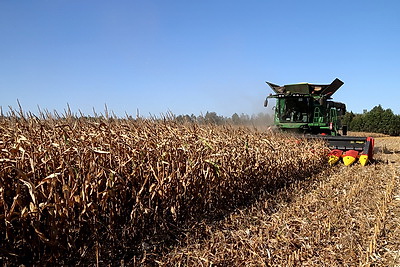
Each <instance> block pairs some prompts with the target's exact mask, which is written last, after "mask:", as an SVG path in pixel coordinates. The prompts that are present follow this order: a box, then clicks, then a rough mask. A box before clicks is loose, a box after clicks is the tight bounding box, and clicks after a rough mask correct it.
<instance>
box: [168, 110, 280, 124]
mask: <svg viewBox="0 0 400 267" xmlns="http://www.w3.org/2000/svg"><path fill="white" fill-rule="evenodd" d="M175 120H176V121H178V122H180V123H185V122H195V123H199V124H216V125H223V124H231V125H243V126H252V125H253V126H254V125H256V126H269V125H272V124H273V116H272V115H270V114H267V113H258V114H253V115H251V116H250V115H248V114H244V113H241V114H240V115H239V114H237V113H234V114H233V115H232V116H231V117H224V116H220V115H218V114H217V113H216V112H207V113H206V114H205V115H203V114H201V115H198V116H196V115H194V114H192V115H178V116H175Z"/></svg>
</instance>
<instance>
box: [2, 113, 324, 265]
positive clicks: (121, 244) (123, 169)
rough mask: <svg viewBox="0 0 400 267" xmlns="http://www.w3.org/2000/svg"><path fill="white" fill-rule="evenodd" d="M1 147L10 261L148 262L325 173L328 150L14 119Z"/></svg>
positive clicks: (8, 120)
mask: <svg viewBox="0 0 400 267" xmlns="http://www.w3.org/2000/svg"><path fill="white" fill-rule="evenodd" d="M0 148H1V150H0V153H1V154H0V235H1V237H0V240H1V241H0V242H1V243H0V255H2V256H0V259H1V260H3V262H5V263H9V264H11V265H13V264H54V263H57V264H64V265H72V264H97V265H99V264H100V265H101V264H117V265H118V264H121V265H122V264H124V262H129V263H131V264H134V265H137V264H140V263H145V262H149V261H148V259H149V258H151V257H153V258H154V257H156V256H154V255H159V254H160V253H163V251H165V250H167V251H168V250H170V248H171V247H172V246H174V244H176V243H177V242H178V241H177V240H179V239H181V238H182V237H183V236H184V235H185V231H186V230H187V229H190V227H193V226H194V225H196V224H198V223H199V222H204V221H211V222H212V221H215V220H220V219H221V218H223V217H224V216H227V215H228V214H230V213H231V212H232V211H234V210H236V209H237V208H238V207H244V206H246V205H248V203H250V202H252V201H254V200H255V199H257V198H258V197H259V196H260V194H262V193H263V192H272V191H274V190H275V189H277V188H280V187H282V186H283V185H285V184H288V183H290V182H293V181H295V180H299V179H304V178H306V177H309V176H310V175H311V174H313V173H316V172H318V171H320V170H321V169H323V168H326V158H325V153H326V148H325V144H324V143H320V142H317V141H308V140H301V139H296V138H294V137H289V136H283V135H280V134H276V133H266V132H258V131H256V130H254V129H248V128H238V127H232V126H219V127H217V126H212V125H209V126H200V125H197V124H178V123H176V122H174V121H173V120H170V119H140V118H138V119H135V120H133V119H117V118H108V116H107V118H87V117H76V116H72V115H70V114H66V115H61V116H60V115H58V114H49V113H45V114H40V116H39V117H37V116H35V115H32V114H28V115H26V114H23V113H22V112H20V113H15V112H11V114H8V115H7V116H1V117H0ZM185 229H186V230H185ZM153 263H154V262H153Z"/></svg>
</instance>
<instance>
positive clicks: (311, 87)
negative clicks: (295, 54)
mask: <svg viewBox="0 0 400 267" xmlns="http://www.w3.org/2000/svg"><path fill="white" fill-rule="evenodd" d="M267 84H268V85H269V86H270V87H271V89H272V90H273V91H274V92H275V94H270V95H269V96H268V97H267V98H266V99H265V103H264V106H265V107H266V106H267V105H268V99H269V98H275V99H276V104H275V107H274V110H275V114H274V124H275V126H276V127H278V128H279V129H281V130H283V131H289V132H294V133H297V134H304V135H305V136H307V137H308V138H322V139H324V140H326V141H327V143H328V145H329V147H330V152H329V154H328V157H329V160H328V162H329V164H331V165H333V164H335V163H336V162H338V161H340V160H342V161H343V163H344V164H345V165H351V164H353V163H354V162H355V161H357V160H358V161H359V162H360V164H361V165H366V164H367V163H368V162H369V161H370V160H372V158H373V148H374V139H373V138H371V137H353V136H351V137H350V136H346V135H347V126H346V125H342V124H341V118H342V116H343V115H344V114H345V113H346V105H345V104H343V103H341V102H334V101H332V95H333V94H334V93H335V92H336V91H337V90H338V89H339V88H340V87H341V86H342V85H343V82H342V81H341V80H339V79H335V80H334V81H333V82H332V83H331V84H310V83H298V84H289V85H283V86H279V85H276V84H273V83H270V82H267Z"/></svg>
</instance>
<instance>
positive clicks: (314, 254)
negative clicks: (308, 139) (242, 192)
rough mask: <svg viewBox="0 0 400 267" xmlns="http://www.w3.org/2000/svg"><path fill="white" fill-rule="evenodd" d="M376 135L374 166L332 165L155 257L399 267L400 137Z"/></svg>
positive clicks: (200, 262)
mask: <svg viewBox="0 0 400 267" xmlns="http://www.w3.org/2000/svg"><path fill="white" fill-rule="evenodd" d="M375 140H376V141H375V152H376V154H375V162H374V163H373V164H370V165H368V166H365V167H362V166H359V165H355V166H351V167H346V166H344V165H337V166H334V167H333V168H331V169H330V170H328V171H326V172H323V173H320V174H318V175H316V176H315V177H312V178H309V179H306V180H303V181H299V182H296V183H295V184H291V185H290V186H289V187H287V188H285V189H281V190H280V191H279V192H278V193H274V194H271V195H270V196H268V195H264V196H263V197H262V198H260V199H259V201H257V202H256V203H255V204H253V205H252V206H250V207H248V208H245V209H242V210H239V211H237V212H235V213H233V214H230V215H229V216H227V217H226V218H225V219H223V220H221V221H219V222H216V223H213V224H204V223H203V224H201V223H199V224H198V225H196V226H195V227H194V228H193V229H191V230H188V234H187V236H186V238H185V239H184V240H181V241H180V244H179V246H177V247H176V248H174V249H173V250H171V251H170V252H168V254H165V255H163V256H162V257H156V258H155V259H154V258H152V259H151V262H154V261H153V260H155V262H156V263H158V264H160V265H190V266H210V265H219V266H231V265H235V266H239V265H240V266H244V265H247V266H357V265H359V266H400V186H399V184H400V178H399V176H400V138H399V137H377V138H376V139H375ZM150 257H151V255H150ZM145 261H146V260H145Z"/></svg>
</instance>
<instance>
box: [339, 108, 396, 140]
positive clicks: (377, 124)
mask: <svg viewBox="0 0 400 267" xmlns="http://www.w3.org/2000/svg"><path fill="white" fill-rule="evenodd" d="M342 125H347V127H348V129H349V130H350V131H355V132H373V133H382V134H388V135H395V136H398V135H400V115H396V114H394V113H393V111H392V110H391V109H390V108H388V109H383V108H382V106H381V105H378V106H375V107H374V108H373V109H371V110H370V111H368V112H367V111H364V113H363V114H355V113H353V112H347V113H346V114H345V115H344V116H343V118H342Z"/></svg>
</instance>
